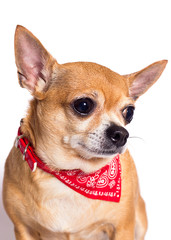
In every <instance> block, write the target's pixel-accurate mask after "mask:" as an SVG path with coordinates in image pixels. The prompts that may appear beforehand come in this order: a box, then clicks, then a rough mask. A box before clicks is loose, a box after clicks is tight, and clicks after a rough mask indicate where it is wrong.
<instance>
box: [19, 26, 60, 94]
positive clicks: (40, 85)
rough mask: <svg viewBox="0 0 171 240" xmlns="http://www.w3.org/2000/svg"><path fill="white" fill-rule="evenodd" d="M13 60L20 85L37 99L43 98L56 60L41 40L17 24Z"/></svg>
mask: <svg viewBox="0 0 171 240" xmlns="http://www.w3.org/2000/svg"><path fill="white" fill-rule="evenodd" d="M15 61H16V65H17V68H18V78H19V83H20V85H21V87H24V88H26V89H28V90H29V91H30V92H31V94H32V95H33V96H34V97H36V98H38V99H42V98H44V95H45V92H46V91H47V89H48V87H49V85H50V82H51V77H52V71H53V66H54V64H55V63H56V64H57V62H56V60H55V59H54V58H53V57H52V56H51V55H50V54H49V53H48V51H47V50H46V49H45V48H44V47H43V45H42V44H41V42H40V41H39V40H38V39H37V38H36V37H35V36H34V35H33V34H32V33H31V32H30V31H29V30H27V29H26V28H24V27H22V26H17V28H16V32H15Z"/></svg>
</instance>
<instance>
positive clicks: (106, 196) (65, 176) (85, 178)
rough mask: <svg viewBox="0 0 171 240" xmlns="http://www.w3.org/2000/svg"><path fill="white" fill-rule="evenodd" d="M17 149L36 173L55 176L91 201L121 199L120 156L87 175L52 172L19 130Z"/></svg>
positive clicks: (74, 172) (72, 171)
mask: <svg viewBox="0 0 171 240" xmlns="http://www.w3.org/2000/svg"><path fill="white" fill-rule="evenodd" d="M16 147H18V148H19V149H20V151H21V153H22V154H23V160H26V161H27V163H28V165H29V167H30V168H31V170H32V171H33V172H34V171H35V170H36V167H38V168H40V169H42V170H43V171H45V172H47V173H50V174H52V175H54V176H55V177H56V178H57V179H58V180H60V181H61V182H62V183H64V184H65V185H67V186H68V187H70V188H71V189H73V190H74V191H76V192H78V193H80V194H82V195H83V196H85V197H88V198H91V199H99V200H106V201H112V202H119V201H120V197H121V165H120V161H119V155H117V156H115V157H114V158H113V160H112V161H111V162H110V163H109V164H108V165H106V166H105V167H102V168H101V169H99V170H98V171H96V172H94V173H91V174H86V173H84V172H83V171H81V170H79V169H76V170H59V171H54V170H51V169H50V168H49V167H48V166H47V165H46V164H45V163H44V162H42V161H41V160H40V158H38V157H37V155H36V154H35V152H34V149H33V147H32V146H31V145H30V143H29V141H28V139H27V138H25V137H24V136H23V135H22V134H21V131H20V128H19V130H18V137H17V139H16Z"/></svg>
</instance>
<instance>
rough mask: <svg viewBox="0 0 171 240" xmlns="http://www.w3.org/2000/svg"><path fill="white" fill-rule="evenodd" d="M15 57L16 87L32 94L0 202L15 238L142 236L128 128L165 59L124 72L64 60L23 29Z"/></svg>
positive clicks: (117, 239) (120, 239) (122, 239)
mask: <svg viewBox="0 0 171 240" xmlns="http://www.w3.org/2000/svg"><path fill="white" fill-rule="evenodd" d="M15 58H16V65H17V69H18V78H19V83H20V86H21V87H24V88H26V89H28V90H29V91H30V93H31V94H32V96H33V99H32V100H31V102H30V105H29V109H28V112H27V115H26V117H25V118H24V119H23V121H22V123H21V127H20V130H19V133H18V137H17V142H16V144H15V145H16V146H13V148H12V150H11V152H10V154H9V156H8V158H7V161H6V166H5V175H4V186H3V201H4V206H5V209H6V212H7V213H8V215H9V217H10V218H11V220H12V222H13V223H14V229H15V235H16V239H17V240H33V239H34V240H57V239H59V240H73V239H76V240H85V239H90V240H95V239H98V240H107V239H110V240H112V239H113V240H134V239H136V240H143V239H144V236H145V233H146V229H147V217H146V211H145V204H144V201H143V199H142V198H141V196H140V191H139V185H138V179H137V173H136V168H135V165H134V162H133V159H132V157H131V156H130V153H129V151H128V150H127V148H126V143H127V139H128V137H129V133H128V132H127V130H126V129H125V125H126V124H128V123H130V122H131V120H132V118H133V113H134V108H135V101H136V100H137V99H138V98H139V97H140V96H141V95H142V94H143V93H145V92H146V91H147V90H148V88H149V87H151V86H152V85H153V84H154V83H155V82H156V81H157V79H158V78H159V77H160V75H161V73H162V72H163V70H164V68H165V66H166V64H167V61H166V60H163V61H159V62H155V63H153V64H152V65H150V66H148V67H146V68H145V69H143V70H141V71H139V72H136V73H133V74H130V75H124V76H121V75H119V74H117V73H115V72H113V71H111V70H110V69H108V68H106V67H103V66H101V65H98V64H95V63H89V62H76V63H67V64H62V65H61V64H59V63H58V62H57V61H56V60H55V59H54V58H53V57H52V56H51V55H50V54H49V53H48V52H47V51H46V49H45V48H44V47H43V45H42V44H41V43H40V41H39V40H38V39H37V38H36V37H35V36H34V35H33V34H32V33H31V32H29V31H28V30H27V29H25V28H24V27H22V26H17V28H16V33H15ZM22 144H26V145H22ZM22 146H24V147H23V150H22ZM32 151H34V153H32ZM23 156H24V161H23ZM39 159H40V160H39ZM111 161H113V162H112V164H113V165H111ZM111 166H112V167H113V170H111V172H108V171H109V169H110V167H111ZM119 166H120V167H119ZM106 167H107V169H108V170H105V169H106ZM102 170H103V171H104V173H103V178H102V176H101V177H100V172H101V171H102ZM79 171H81V172H79ZM60 173H61V174H62V173H64V174H66V176H69V177H73V176H74V174H76V173H78V176H77V179H75V180H73V181H76V180H77V182H78V180H79V181H82V182H81V183H80V184H83V180H85V179H86V180H85V181H87V182H85V183H84V184H87V186H86V187H88V190H87V189H86V187H85V188H84V187H80V186H77V185H74V183H72V184H71V182H72V180H66V178H65V177H61V181H62V179H63V182H61V181H60V179H57V177H58V178H59V176H61V175H60ZM89 174H90V175H89ZM91 174H94V175H91ZM109 174H113V175H112V176H111V175H110V176H109ZM114 174H115V176H114ZM117 174H121V175H117ZM116 176H118V179H117V178H116ZM120 176H121V177H120ZM88 179H89V180H88ZM111 179H113V180H111ZM90 180H91V181H90ZM109 180H110V185H109V186H108V184H109ZM64 181H65V182H64ZM90 183H91V184H90ZM116 183H117V185H116ZM66 184H70V185H71V186H70V187H69V186H67V185H66ZM90 185H91V186H90ZM102 185H103V187H104V188H105V190H104V191H103V187H102ZM74 186H75V190H74V189H72V187H74ZM90 187H92V189H93V190H92V191H91V190H90V189H89V188H90ZM107 188H108V189H109V190H108V191H109V192H107V190H106V189H107ZM113 188H115V190H116V192H115V193H114V192H112V191H114V190H112V189H113ZM99 189H100V190H99ZM78 191H82V192H83V194H81V193H80V192H78ZM86 194H87V196H86ZM91 195H92V197H91Z"/></svg>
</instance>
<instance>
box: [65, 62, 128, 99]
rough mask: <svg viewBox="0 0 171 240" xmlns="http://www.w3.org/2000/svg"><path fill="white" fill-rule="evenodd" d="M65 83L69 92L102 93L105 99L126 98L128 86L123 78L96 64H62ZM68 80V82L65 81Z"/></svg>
mask: <svg viewBox="0 0 171 240" xmlns="http://www.w3.org/2000/svg"><path fill="white" fill-rule="evenodd" d="M63 68H64V69H65V70H66V76H65V78H66V82H67V83H68V85H70V89H71V90H77V91H80V92H84V91H85V89H92V91H93V90H97V91H98V89H99V90H100V91H102V92H103V94H104V95H105V98H107V97H109V96H110V97H112V98H115V97H116V98H119V97H121V95H122V96H123V95H124V96H128V95H129V94H128V84H127V81H126V79H125V78H124V76H121V75H119V74H118V73H116V72H113V71H112V70H110V69H109V68H106V67H104V66H101V65H99V64H96V63H89V62H77V63H68V64H64V65H63ZM67 79H68V81H67Z"/></svg>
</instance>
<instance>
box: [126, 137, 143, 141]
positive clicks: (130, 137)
mask: <svg viewBox="0 0 171 240" xmlns="http://www.w3.org/2000/svg"><path fill="white" fill-rule="evenodd" d="M129 138H131V139H139V140H141V141H143V142H145V140H144V139H143V138H141V137H137V136H130V137H129Z"/></svg>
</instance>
